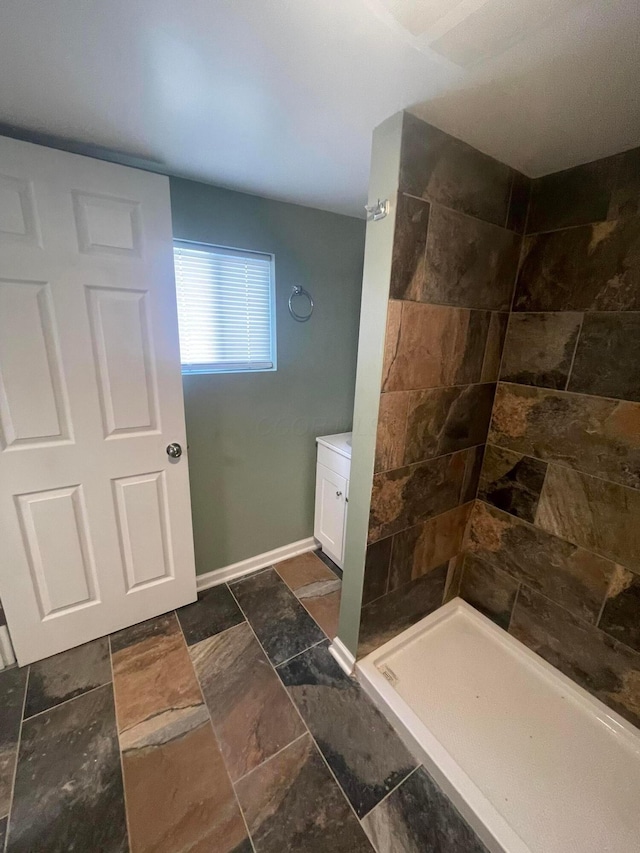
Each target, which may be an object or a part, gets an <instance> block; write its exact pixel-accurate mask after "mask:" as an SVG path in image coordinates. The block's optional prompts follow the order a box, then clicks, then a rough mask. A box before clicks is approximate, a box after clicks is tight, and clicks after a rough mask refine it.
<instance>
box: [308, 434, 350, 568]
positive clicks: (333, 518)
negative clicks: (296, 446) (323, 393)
mask: <svg viewBox="0 0 640 853" xmlns="http://www.w3.org/2000/svg"><path fill="white" fill-rule="evenodd" d="M316 442H317V445H318V456H317V464H316V507H315V523H314V531H313V532H314V536H315V538H316V539H317V540H318V542H319V543H320V544H321V545H322V550H323V551H324V553H325V554H326V555H327V556H328V557H331V559H332V560H333V562H334V563H336V564H337V565H338V566H340V568H342V561H343V558H344V534H345V530H346V527H347V507H348V505H349V473H350V469H351V433H350V432H342V433H339V434H337V435H322V436H319V437H318V438H317V439H316Z"/></svg>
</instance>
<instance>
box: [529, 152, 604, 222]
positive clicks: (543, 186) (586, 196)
mask: <svg viewBox="0 0 640 853" xmlns="http://www.w3.org/2000/svg"><path fill="white" fill-rule="evenodd" d="M618 167H619V160H618V158H617V157H607V158H605V159H604V160H596V161H594V162H593V163H585V164H584V165H582V166H575V167H574V168H572V169H565V170H564V171H562V172H554V173H553V174H551V175H545V176H544V177H543V178H536V179H535V180H534V181H533V187H532V191H531V206H530V208H529V221H528V223H527V231H528V233H530V234H531V233H533V232H536V231H554V230H556V229H558V228H567V227H568V226H570V225H585V224H587V223H590V222H601V221H603V220H605V219H607V217H608V213H609V205H610V202H611V195H612V193H613V190H614V186H615V183H616V178H617V175H618Z"/></svg>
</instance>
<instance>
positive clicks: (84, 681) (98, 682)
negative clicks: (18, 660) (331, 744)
mask: <svg viewBox="0 0 640 853" xmlns="http://www.w3.org/2000/svg"><path fill="white" fill-rule="evenodd" d="M109 681H111V661H110V660H109V640H108V639H107V637H101V638H100V639H99V640H94V641H93V642H92V643H85V644H84V645H83V646H77V647H76V648H75V649H69V651H67V652H61V653H60V654H59V655H54V656H53V657H50V658H46V659H45V660H41V661H38V662H37V663H34V664H32V665H31V672H30V674H29V687H28V689H27V702H26V706H25V709H24V715H25V717H31V716H32V715H33V714H38V713H40V711H46V710H47V708H52V707H53V706H54V705H59V704H60V703H61V702H66V700H67V699H73V697H74V696H79V695H80V694H81V693H86V692H87V691H88V690H93V688H94V687H100V686H102V685H103V684H107V683H108V682H109Z"/></svg>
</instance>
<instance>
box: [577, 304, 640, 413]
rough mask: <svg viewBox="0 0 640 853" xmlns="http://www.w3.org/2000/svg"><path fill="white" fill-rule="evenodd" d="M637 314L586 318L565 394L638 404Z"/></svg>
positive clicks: (639, 354) (639, 345)
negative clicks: (607, 398)
mask: <svg viewBox="0 0 640 853" xmlns="http://www.w3.org/2000/svg"><path fill="white" fill-rule="evenodd" d="M639 365H640V314H587V315H586V316H585V318H584V323H583V325H582V331H581V333H580V340H579V341H578V348H577V350H576V358H575V362H574V364H573V369H572V371H571V379H570V380H569V391H576V392H579V393H583V394H595V395H598V396H601V397H618V398H620V399H622V400H636V401H640V366H639Z"/></svg>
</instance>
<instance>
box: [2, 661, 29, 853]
mask: <svg viewBox="0 0 640 853" xmlns="http://www.w3.org/2000/svg"><path fill="white" fill-rule="evenodd" d="M28 672H29V667H26V666H25V667H21V668H18V667H14V668H12V669H6V670H4V672H0V815H2V816H4V815H6V814H8V813H9V807H10V805H11V786H12V784H13V773H14V770H15V766H16V752H17V750H18V737H19V736H20V723H21V721H22V706H23V705H24V691H25V689H26V686H27V673H28ZM1 849H2V847H0V850H1Z"/></svg>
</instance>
